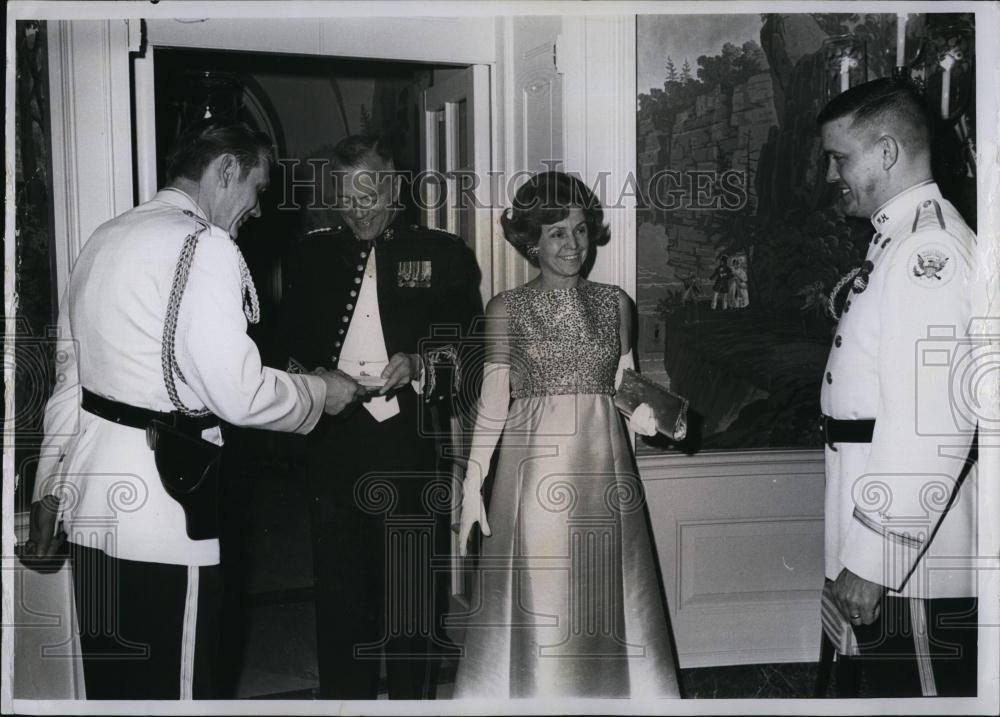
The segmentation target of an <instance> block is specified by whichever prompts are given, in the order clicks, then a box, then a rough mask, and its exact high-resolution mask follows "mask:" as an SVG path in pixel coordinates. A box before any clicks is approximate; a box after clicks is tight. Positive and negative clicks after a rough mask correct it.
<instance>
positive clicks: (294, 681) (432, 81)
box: [137, 48, 489, 699]
mask: <svg viewBox="0 0 1000 717" xmlns="http://www.w3.org/2000/svg"><path fill="white" fill-rule="evenodd" d="M150 54H152V53H150ZM475 68H476V69H478V71H479V76H480V78H482V77H483V75H484V74H485V78H486V79H487V82H488V70H487V68H486V67H484V66H475ZM471 71H472V70H471V69H470V68H469V67H463V66H458V65H436V64H428V63H408V62H397V61H383V60H367V59H351V58H339V57H318V56H302V55H278V54H265V53H251V52H223V51H215V50H204V49H166V48H156V50H155V63H154V67H153V95H154V98H155V102H154V104H155V111H154V117H155V140H156V141H155V146H156V151H155V162H154V163H155V173H156V180H157V181H156V184H157V185H162V183H163V181H164V179H165V176H164V174H165V172H164V168H165V165H166V158H167V152H168V151H169V148H170V147H171V145H172V144H173V141H174V140H175V139H176V137H177V136H178V134H179V133H180V132H181V131H182V130H183V129H184V128H185V127H187V126H188V125H189V124H190V123H191V122H193V121H195V120H198V119H201V118H203V117H206V116H228V117H232V118H236V119H239V120H242V121H244V122H246V123H247V124H248V125H250V126H251V127H253V128H254V129H258V130H260V131H263V132H266V133H267V134H268V135H269V136H270V137H271V138H272V139H273V141H274V145H275V149H276V152H277V155H278V158H279V162H278V163H277V165H276V166H275V167H274V168H273V169H272V175H271V187H270V189H269V190H268V191H267V192H266V193H265V195H264V197H263V198H262V203H261V212H262V216H261V217H260V218H258V219H256V220H254V221H252V222H250V223H248V224H247V225H246V226H245V227H244V228H243V229H242V230H241V232H240V235H239V239H238V242H239V245H240V248H241V250H242V251H243V253H244V255H245V257H246V260H247V264H248V266H249V268H250V270H251V273H252V274H253V277H254V281H255V283H256V286H257V289H258V294H259V297H260V303H261V322H260V324H258V325H257V326H255V327H251V330H250V333H251V336H252V337H253V339H254V340H255V342H256V343H257V345H258V347H259V349H260V351H261V355H262V357H263V359H264V362H265V364H269V365H272V366H275V367H277V368H284V367H283V366H280V365H278V361H279V358H278V357H279V356H280V353H281V352H280V347H279V346H278V342H277V329H278V326H277V321H276V317H277V316H279V315H280V306H281V300H282V286H283V279H282V266H283V263H284V259H285V257H286V256H287V254H288V253H289V251H290V250H291V248H292V247H293V245H294V243H295V242H296V241H298V240H299V239H300V238H301V237H303V236H304V235H305V234H306V232H308V231H310V230H311V229H315V228H319V227H322V226H330V225H331V224H334V223H336V224H339V220H338V218H337V216H336V214H335V213H334V212H332V211H330V210H329V209H328V208H327V207H326V206H324V198H323V196H322V193H321V191H320V183H321V182H322V179H323V177H322V172H323V169H322V163H321V162H318V161H317V160H320V161H321V160H325V159H327V158H329V156H330V154H331V151H332V149H333V147H334V146H335V145H336V143H337V142H339V141H340V140H341V139H343V138H344V137H347V136H348V135H351V134H358V133H360V134H378V135H381V136H383V137H386V138H389V139H390V143H391V146H392V149H393V153H394V156H395V160H396V168H397V169H398V170H401V171H402V172H404V176H407V175H408V176H411V177H415V176H417V175H420V174H421V172H422V171H423V170H427V169H434V170H439V171H441V172H445V171H448V170H454V169H458V168H460V167H468V168H470V169H471V168H473V166H474V165H473V164H472V161H473V159H475V158H476V154H475V147H474V144H473V142H472V139H473V135H474V129H473V126H472V121H473V120H474V119H475V118H476V113H475V112H474V111H472V110H470V109H469V105H470V104H471V103H469V102H467V101H466V98H467V96H468V94H469V90H465V89H464V88H466V87H468V82H465V81H464V80H463V78H465V77H467V76H469V74H470V73H471ZM435 88H436V89H437V92H436V93H433V97H434V98H436V99H434V104H433V105H432V106H430V107H428V103H427V101H426V97H427V96H428V94H429V93H432V92H433V91H434V90H435ZM482 99H486V100H488V85H487V86H486V92H485V93H484V97H483V98H482ZM486 109H487V113H488V104H486ZM137 111H140V110H139V109H138V108H137ZM146 111H148V108H147V109H146ZM456 117H458V118H459V121H458V124H456V123H455V118H456ZM138 124H139V125H140V126H141V125H142V123H141V122H140V123H138ZM483 126H484V127H485V130H484V132H485V136H486V138H487V143H486V149H487V152H486V154H485V161H486V162H487V163H488V161H489V153H488V149H489V143H488V137H489V134H488V132H489V122H488V114H487V118H486V121H485V122H484V123H483ZM428 128H431V129H430V130H429V129H428ZM430 134H432V135H433V137H434V139H435V140H436V139H437V138H438V137H440V138H441V139H442V141H441V142H435V143H434V144H433V145H432V147H431V149H430V150H428V146H427V144H426V143H427V137H428V135H430ZM449 137H455V138H460V144H456V142H454V141H449ZM477 166H481V167H483V165H482V164H480V165H477ZM483 168H484V170H485V169H487V168H488V167H483ZM145 169H146V171H148V170H149V168H148V167H147V168H145ZM140 171H143V168H140ZM446 181H447V180H446ZM442 187H444V188H446V189H447V190H449V198H450V197H451V196H452V195H451V194H450V189H451V187H450V186H448V187H445V185H444V184H442ZM420 196H421V194H420V192H417V191H404V192H403V193H402V200H403V204H404V210H403V211H404V213H405V214H406V215H407V219H408V220H409V221H411V222H413V223H421V224H429V225H430V226H432V227H435V228H441V229H447V230H450V231H452V232H454V233H458V234H460V235H461V236H462V237H463V238H464V239H466V241H467V242H468V243H469V244H470V246H472V247H473V248H474V247H475V246H476V231H477V227H476V226H475V225H476V222H475V220H474V217H473V216H472V209H471V208H469V209H462V208H457V209H454V210H451V209H448V208H447V202H445V203H442V205H441V208H439V210H436V211H435V212H434V213H433V214H431V213H428V212H426V211H424V207H421V206H418V204H419V202H418V201H417V200H418V199H419V197H420ZM455 218H461V219H460V220H458V221H454V220H455ZM334 225H335V224H334ZM486 229H487V230H489V226H488V225H487V227H486ZM485 246H487V247H489V241H488V239H487V241H486V243H485ZM484 274H487V276H488V273H487V272H484ZM303 451H304V445H303V439H302V437H299V436H289V435H284V434H278V433H272V432H268V431H257V430H252V429H240V428H233V427H228V429H227V431H226V457H227V463H226V468H225V480H224V488H223V490H224V495H223V502H222V504H223V505H224V506H226V508H225V510H224V511H223V515H224V523H225V525H224V528H223V535H222V552H223V557H222V565H223V570H224V571H225V574H226V581H227V589H228V597H227V601H228V604H227V608H228V609H227V610H226V625H225V627H224V640H223V649H224V651H225V653H226V655H225V658H224V659H223V660H221V664H223V665H227V666H229V674H227V675H225V676H224V683H225V684H224V691H225V693H228V694H230V695H233V696H236V697H240V698H250V697H269V696H282V697H286V698H296V697H299V698H305V699H308V698H310V697H311V696H312V690H313V688H314V687H315V686H316V685H317V684H318V675H317V669H316V663H315V626H314V613H313V575H312V560H311V552H310V551H311V546H310V539H309V527H308V525H309V521H308V508H309V506H308V505H307V499H306V494H307V491H306V486H305V479H304V475H303V472H302V471H301V470H300V468H301V464H302V455H303Z"/></svg>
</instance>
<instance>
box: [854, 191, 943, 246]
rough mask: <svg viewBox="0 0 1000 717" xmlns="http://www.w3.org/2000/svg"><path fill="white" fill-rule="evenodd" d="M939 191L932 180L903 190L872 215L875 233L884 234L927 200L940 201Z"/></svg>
mask: <svg viewBox="0 0 1000 717" xmlns="http://www.w3.org/2000/svg"><path fill="white" fill-rule="evenodd" d="M941 198H942V197H941V190H940V189H939V188H938V185H937V184H936V183H935V181H934V180H933V179H928V180H925V181H923V182H920V183H919V184H914V185H913V186H912V187H910V188H909V189H904V190H903V191H902V192H900V193H899V194H897V195H896V196H895V197H893V198H892V199H890V200H889V201H888V202H886V203H885V204H883V205H882V206H881V207H879V208H878V209H876V210H875V211H874V212H873V213H872V217H871V219H872V226H873V227H875V231H877V232H879V233H881V234H885V233H886V231H887V230H888V228H889V226H890V225H891V224H892V223H893V222H894V221H895V220H897V219H899V218H901V217H907V216H911V210H913V209H915V208H916V207H917V205H918V204H920V202H923V201H926V200H928V199H935V200H939V201H940V200H941Z"/></svg>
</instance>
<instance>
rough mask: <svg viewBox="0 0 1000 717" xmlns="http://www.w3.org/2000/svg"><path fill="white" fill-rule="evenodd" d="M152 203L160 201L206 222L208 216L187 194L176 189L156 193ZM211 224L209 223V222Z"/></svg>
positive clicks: (169, 188)
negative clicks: (184, 210)
mask: <svg viewBox="0 0 1000 717" xmlns="http://www.w3.org/2000/svg"><path fill="white" fill-rule="evenodd" d="M153 201H160V202H164V203H166V204H169V205H171V206H174V207H177V208H178V209H186V210H187V211H189V212H192V213H193V214H194V215H195V216H197V217H199V218H201V219H204V220H205V221H206V222H208V216H207V215H206V214H205V210H204V209H202V208H201V206H200V205H199V204H198V202H196V201H195V200H194V199H193V198H192V197H191V195H190V194H188V193H187V192H185V191H183V190H181V189H177V187H164V188H163V189H161V190H160V191H158V192H157V193H156V196H154V197H153ZM209 224H211V222H209Z"/></svg>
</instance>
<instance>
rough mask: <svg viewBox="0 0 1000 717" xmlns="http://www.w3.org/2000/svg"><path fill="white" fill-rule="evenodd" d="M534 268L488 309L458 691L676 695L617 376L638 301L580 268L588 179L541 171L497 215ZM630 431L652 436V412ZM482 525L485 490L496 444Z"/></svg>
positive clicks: (469, 694) (591, 225) (469, 486)
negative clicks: (477, 539)
mask: <svg viewBox="0 0 1000 717" xmlns="http://www.w3.org/2000/svg"><path fill="white" fill-rule="evenodd" d="M501 222H502V226H503V230H504V235H505V236H506V238H507V240H508V241H509V242H511V243H512V244H513V245H514V246H515V247H517V248H518V249H519V250H520V251H522V253H524V254H525V255H526V256H527V257H528V259H529V260H530V261H531V262H532V263H533V264H535V265H536V266H538V267H539V269H540V271H541V273H540V275H539V276H538V277H537V278H535V279H533V280H532V281H530V282H528V283H527V284H525V285H523V286H521V287H518V288H516V289H512V290H510V291H506V292H503V293H501V294H499V295H498V296H496V297H494V298H493V299H492V300H491V301H490V302H489V305H488V306H487V309H486V314H487V337H486V341H485V367H484V375H483V388H482V395H481V398H480V400H479V403H478V412H477V418H476V424H475V429H474V431H473V447H472V451H471V453H470V456H469V468H468V471H467V474H466V477H465V481H464V484H463V491H464V492H463V499H462V518H461V522H460V527H459V543H460V546H461V551H462V554H464V553H465V550H466V544H467V540H468V536H469V534H470V531H471V529H472V527H473V525H475V524H476V523H478V524H479V525H480V528H481V531H482V533H483V536H484V539H483V541H482V550H481V555H480V559H479V564H478V571H477V572H476V573H475V575H474V576H473V579H472V592H471V595H470V599H471V605H470V609H469V612H468V613H467V614H465V615H463V616H461V619H460V620H459V622H460V624H462V625H463V626H464V628H465V640H464V648H465V650H464V655H463V657H462V658H461V660H460V661H459V666H458V673H457V675H456V684H455V697H459V698H474V697H478V698H483V697H490V698H508V697H511V698H513V697H646V698H656V697H679V696H680V695H679V688H678V681H677V672H676V659H675V657H674V653H673V648H672V642H671V637H670V628H669V618H668V614H667V605H666V599H665V596H664V593H663V589H662V586H661V583H660V579H659V574H658V571H657V567H656V556H655V551H654V547H653V542H652V536H651V532H650V527H649V520H648V517H647V514H646V506H645V500H644V496H643V491H642V485H641V483H640V481H639V479H638V474H637V471H636V467H635V461H634V458H633V455H632V450H631V442H630V440H629V438H628V434H627V433H626V428H625V425H624V420H623V418H622V416H621V415H620V414H619V413H618V411H617V410H616V408H615V405H614V393H615V386H616V385H617V384H618V382H619V380H620V377H621V372H622V370H623V369H624V368H632V366H633V362H632V353H631V332H632V326H631V324H632V318H631V317H632V302H631V300H630V299H629V298H628V296H627V295H626V294H625V292H623V291H622V290H621V289H619V288H618V287H616V286H609V285H606V284H599V283H595V282H591V281H588V280H586V279H585V278H583V276H581V272H582V270H583V268H584V266H585V264H586V262H587V258H588V256H589V253H590V252H591V251H592V249H593V246H594V245H595V244H598V243H601V241H602V240H603V239H605V238H606V237H607V227H606V226H605V225H604V224H603V212H602V210H601V208H600V206H599V203H598V202H597V199H596V197H595V196H594V195H593V193H592V192H590V190H589V189H588V188H587V187H586V185H585V184H584V183H583V182H582V181H580V180H578V179H576V178H574V177H570V176H568V175H566V174H563V173H561V172H546V173H543V174H539V175H536V176H535V177H533V178H532V179H531V180H529V181H528V182H527V183H526V184H525V185H523V186H522V187H521V188H520V189H519V190H518V192H517V194H516V196H515V199H514V202H513V208H512V209H510V210H508V212H507V213H505V215H504V217H503V218H502V220H501ZM632 422H633V423H632V426H633V428H634V429H635V430H637V431H639V432H642V433H646V434H649V433H651V432H655V427H654V425H653V421H652V414H651V412H650V411H649V409H648V406H640V407H639V408H637V409H636V411H635V413H634V414H633V417H632ZM501 434H502V443H501V444H500V454H499V458H498V463H497V468H496V474H495V478H494V480H493V489H492V494H491V499H490V501H489V516H488V519H487V514H486V510H485V507H484V501H483V496H482V494H481V488H482V483H483V478H484V476H485V474H486V472H487V471H488V470H489V466H490V460H491V457H492V454H493V451H494V449H495V447H496V445H497V443H498V442H499V440H500V437H501Z"/></svg>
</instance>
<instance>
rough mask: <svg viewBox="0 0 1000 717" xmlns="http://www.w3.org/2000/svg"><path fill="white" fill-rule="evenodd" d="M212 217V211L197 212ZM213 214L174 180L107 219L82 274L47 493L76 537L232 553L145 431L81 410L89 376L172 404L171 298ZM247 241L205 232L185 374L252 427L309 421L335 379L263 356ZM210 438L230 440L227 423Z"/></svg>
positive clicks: (167, 554)
mask: <svg viewBox="0 0 1000 717" xmlns="http://www.w3.org/2000/svg"><path fill="white" fill-rule="evenodd" d="M196 217H197V218H199V219H200V221H199V219H196ZM206 223H207V220H206V219H205V215H204V213H203V212H202V210H201V209H200V208H199V207H198V205H197V204H195V202H194V200H192V199H191V197H189V196H188V195H187V194H185V193H183V192H181V191H178V190H175V189H165V190H163V191H160V192H159V193H157V194H156V196H155V197H153V198H152V199H151V200H150V201H148V202H146V203H144V204H141V205H139V206H138V207H135V208H133V209H131V210H129V211H127V212H125V213H124V214H122V215H121V216H119V217H116V218H114V219H112V220H111V221H109V222H106V223H105V224H103V225H101V226H100V227H99V228H98V229H97V231H95V232H94V234H93V235H92V236H91V237H90V239H89V240H88V241H87V243H86V244H85V245H84V247H83V250H82V251H81V253H80V257H79V259H78V260H77V262H76V265H75V266H74V268H73V271H72V274H71V276H70V283H69V288H68V290H67V292H66V297H65V298H64V300H63V305H62V306H61V307H60V312H59V314H60V315H59V336H58V339H57V340H58V350H57V352H56V362H57V383H56V388H55V391H54V393H53V395H52V397H51V398H50V399H49V401H48V403H47V404H46V408H45V439H44V442H43V444H42V455H41V458H40V460H39V464H38V469H37V475H36V481H35V490H34V498H35V500H37V499H38V498H39V497H41V496H43V495H46V494H54V495H57V496H59V497H60V498H61V505H60V512H61V514H62V518H63V521H64V525H65V527H66V530H67V533H68V534H69V539H70V540H71V541H72V542H75V543H78V544H83V545H87V546H88V547H94V548H98V549H101V550H104V551H105V552H106V553H107V554H109V555H111V556H114V557H117V558H123V559H128V560H139V561H147V562H158V563H172V564H180V565H213V564H216V563H218V561H219V546H218V541H217V540H198V541H195V540H191V539H189V538H188V537H187V533H186V531H185V527H184V511H183V509H182V508H181V505H180V504H179V503H177V502H176V501H175V500H173V499H172V498H170V497H169V496H168V495H167V493H166V492H165V491H164V489H163V486H162V485H161V483H160V479H159V475H158V473H157V471H156V467H155V465H154V462H153V453H152V451H151V450H150V449H149V447H148V446H147V444H146V434H145V431H143V430H140V429H136V428H129V427H127V426H120V425H118V424H115V423H112V422H110V421H106V420H104V419H101V418H98V417H97V416H94V415H93V414H91V413H87V412H85V411H83V410H82V409H81V408H80V388H81V387H86V388H87V389H89V390H90V391H92V392H94V393H96V394H98V395H101V396H104V397H105V398H109V399H112V400H114V401H119V402H122V403H127V404H131V405H133V406H139V407H142V408H149V409H153V410H156V411H172V410H174V406H173V405H172V404H171V402H170V399H169V397H168V395H167V389H166V386H165V384H164V380H163V369H162V367H161V361H160V348H161V342H162V335H163V322H164V315H165V313H166V306H167V298H168V296H169V294H170V287H171V283H172V281H173V276H174V271H175V268H176V266H177V261H178V258H179V256H180V251H181V246H182V244H183V243H184V240H185V238H186V237H187V236H188V235H189V234H191V233H192V232H194V231H196V230H197V229H198V228H199V227H200V226H204V225H205V224H206ZM237 251H238V250H237V248H236V245H235V244H234V243H233V241H232V240H231V239H230V237H229V234H228V233H227V232H226V231H224V230H222V229H220V228H218V227H216V226H214V225H211V224H209V225H208V228H207V229H205V230H204V231H203V232H202V233H201V235H200V237H199V240H198V245H197V249H196V251H195V255H194V261H193V263H192V266H191V271H190V274H189V278H188V282H187V287H186V289H185V291H184V294H183V299H182V300H181V306H180V311H179V315H178V321H177V332H176V344H175V345H176V354H177V363H178V366H179V367H180V370H181V372H182V373H183V375H184V378H185V379H186V381H187V383H186V384H185V383H183V382H181V381H180V380H179V379H177V380H176V385H177V390H178V393H179V395H180V398H181V400H182V401H183V402H184V404H185V405H186V406H187V407H189V408H192V409H199V408H208V409H209V410H211V411H212V412H213V413H214V414H216V415H217V416H219V417H220V418H221V419H223V420H225V421H228V422H230V423H233V424H235V425H240V426H253V427H256V428H268V429H274V430H281V431H294V432H296V433H306V432H308V431H310V430H311V429H312V428H313V426H315V424H316V422H317V421H318V420H319V417H320V415H321V414H322V411H323V406H324V402H325V399H326V388H325V385H324V383H323V381H322V380H321V379H319V378H318V377H315V376H293V375H290V374H287V373H285V372H283V371H277V370H274V369H271V368H267V367H264V366H262V365H261V361H260V355H259V354H258V351H257V348H256V346H255V345H254V343H253V342H252V341H251V340H250V338H249V337H248V336H247V333H246V328H247V320H246V317H245V316H244V314H243V291H242V286H241V281H240V266H239V259H238V254H237ZM202 435H203V437H204V438H205V439H207V440H210V441H213V442H215V443H221V442H222V440H221V434H220V432H219V429H218V428H213V429H209V430H206V431H205V432H204V433H203V434H202Z"/></svg>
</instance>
